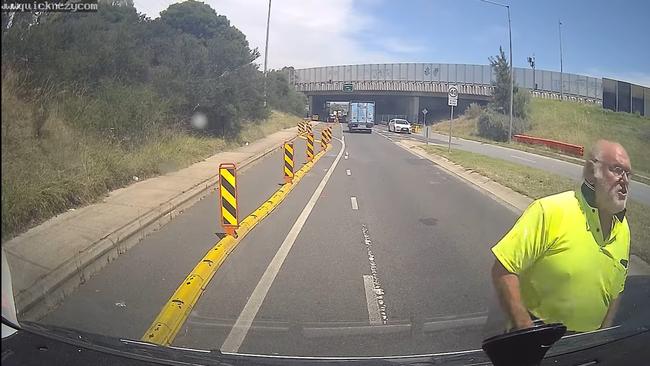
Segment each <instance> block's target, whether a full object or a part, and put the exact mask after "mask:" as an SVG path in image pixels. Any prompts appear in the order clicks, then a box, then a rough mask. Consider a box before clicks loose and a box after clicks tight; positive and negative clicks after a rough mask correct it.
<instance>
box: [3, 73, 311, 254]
mask: <svg viewBox="0 0 650 366" xmlns="http://www.w3.org/2000/svg"><path fill="white" fill-rule="evenodd" d="M17 88H18V86H17V84H16V83H15V80H10V79H8V78H7V79H6V78H4V77H3V80H2V106H3V108H2V240H3V242H4V241H5V240H7V239H9V238H11V237H13V236H15V235H17V234H18V233H20V232H22V231H25V230H26V229H28V228H30V227H32V226H34V225H37V224H38V223H40V222H43V221H44V220H47V219H48V218H51V217H53V216H55V215H57V214H59V213H61V212H64V211H66V210H68V209H70V208H74V207H79V206H82V205H86V204H89V203H92V202H96V201H97V200H99V199H101V198H102V197H104V195H105V194H106V193H108V192H109V191H111V190H113V189H116V188H119V187H124V186H126V185H129V184H131V183H133V182H134V179H133V177H138V179H145V178H148V177H152V176H156V175H159V174H164V173H167V172H170V171H174V170H178V169H181V168H184V167H186V166H188V165H190V164H192V163H194V162H197V161H200V160H202V159H204V158H206V157H208V156H210V155H212V154H215V153H217V152H220V151H224V150H226V149H231V148H235V147H237V146H238V145H240V144H241V143H242V142H244V141H254V140H256V139H259V138H262V137H264V136H266V135H268V134H270V133H273V132H275V131H278V130H280V129H283V128H286V127H290V126H295V125H296V123H297V122H298V121H300V118H299V117H295V116H291V115H287V114H284V113H280V112H273V113H272V114H271V117H270V118H269V119H268V120H266V121H261V122H260V123H249V124H246V127H245V128H244V129H243V130H242V132H241V134H240V137H239V138H238V139H237V140H236V141H224V140H223V139H221V138H214V137H200V136H195V135H189V134H187V133H183V132H180V131H173V130H164V131H162V132H157V133H155V134H151V135H148V136H147V138H146V141H142V143H140V144H139V145H137V147H135V148H133V147H129V148H124V147H122V145H120V144H116V143H112V142H111V141H109V140H108V139H106V138H100V137H97V136H95V135H92V134H88V133H84V132H81V131H80V130H78V129H76V128H74V127H71V126H70V124H69V123H66V121H64V120H62V117H60V116H59V115H57V113H56V111H52V112H51V113H49V114H48V115H47V116H46V119H45V122H44V124H42V128H41V133H40V136H39V137H36V135H35V133H34V126H35V122H36V121H35V119H36V118H38V115H37V113H34V112H33V111H34V110H35V108H34V102H33V101H29V100H23V99H21V98H19V97H18V95H20V93H19V91H18V90H17Z"/></svg>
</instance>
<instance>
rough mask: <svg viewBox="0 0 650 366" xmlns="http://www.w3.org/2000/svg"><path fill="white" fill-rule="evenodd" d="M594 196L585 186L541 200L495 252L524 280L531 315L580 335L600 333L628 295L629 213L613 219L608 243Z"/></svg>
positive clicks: (532, 206) (620, 214) (497, 256)
mask: <svg viewBox="0 0 650 366" xmlns="http://www.w3.org/2000/svg"><path fill="white" fill-rule="evenodd" d="M589 194H593V191H589V188H588V187H586V186H585V185H584V184H583V186H582V188H581V189H579V190H576V191H569V192H564V193H560V194H556V195H553V196H548V197H544V198H541V199H539V200H536V201H535V202H533V203H532V204H531V205H530V206H529V207H528V208H527V209H526V211H525V212H524V213H523V215H522V216H521V217H520V218H519V220H518V221H517V222H516V223H515V225H514V227H513V228H512V229H511V230H510V232H508V233H507V234H506V235H505V236H504V237H503V239H501V241H499V243H497V244H496V245H495V246H494V247H492V252H493V253H494V255H495V256H496V258H497V259H498V260H499V262H501V264H503V266H504V267H505V268H506V269H507V270H508V271H509V272H511V273H514V274H517V275H518V276H519V282H520V289H521V296H522V299H523V303H524V305H525V306H526V308H527V309H528V311H530V313H531V314H533V315H534V316H536V317H537V318H540V319H542V320H543V321H544V322H546V323H554V322H561V323H564V324H565V325H566V326H567V328H568V329H569V330H573V331H579V332H584V331H590V330H595V329H598V328H600V326H601V324H602V322H603V319H604V318H605V315H606V314H607V309H608V308H609V305H610V304H611V303H612V302H613V301H614V300H615V299H616V297H618V295H619V294H620V293H621V292H622V291H623V287H624V284H625V279H626V277H627V267H628V262H629V250H630V228H629V226H628V224H627V219H626V218H625V211H623V212H621V213H619V214H617V215H615V216H614V219H613V225H612V230H611V233H610V236H609V238H607V239H605V238H603V233H602V228H601V227H600V220H599V216H598V209H596V208H594V207H592V206H590V204H589V203H588V202H587V199H586V197H585V196H587V197H588V198H590V200H591V201H593V198H592V197H591V196H589ZM591 204H592V205H593V202H591Z"/></svg>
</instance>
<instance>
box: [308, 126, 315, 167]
mask: <svg viewBox="0 0 650 366" xmlns="http://www.w3.org/2000/svg"><path fill="white" fill-rule="evenodd" d="M312 160H314V134H313V133H312V132H311V131H309V132H308V133H307V161H308V162H309V161H312Z"/></svg>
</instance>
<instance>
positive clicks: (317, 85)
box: [295, 81, 603, 105]
mask: <svg viewBox="0 0 650 366" xmlns="http://www.w3.org/2000/svg"><path fill="white" fill-rule="evenodd" d="M343 84H349V83H348V82H342V81H333V82H309V83H296V84H295V87H296V90H297V91H300V92H305V93H309V92H341V93H345V92H344V91H343ZM352 84H353V90H354V91H380V92H386V91H394V92H419V93H440V94H446V93H447V91H448V88H449V85H450V83H440V82H427V81H356V82H352ZM456 85H457V86H458V90H459V92H460V94H465V95H479V96H486V97H489V96H492V93H493V92H494V86H492V85H482V84H456ZM530 94H531V96H533V97H535V98H544V99H555V100H567V101H572V102H582V103H592V104H598V105H602V103H603V101H602V100H601V99H597V98H590V97H585V96H580V95H573V94H564V96H563V97H562V96H561V95H560V93H557V92H549V91H540V90H530Z"/></svg>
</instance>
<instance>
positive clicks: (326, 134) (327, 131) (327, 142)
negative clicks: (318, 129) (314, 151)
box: [322, 127, 332, 146]
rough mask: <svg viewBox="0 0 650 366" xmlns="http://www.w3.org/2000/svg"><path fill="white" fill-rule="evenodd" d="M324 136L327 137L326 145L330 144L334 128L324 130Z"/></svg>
mask: <svg viewBox="0 0 650 366" xmlns="http://www.w3.org/2000/svg"><path fill="white" fill-rule="evenodd" d="M322 138H323V139H325V145H326V146H327V145H329V143H330V141H332V128H331V127H327V128H325V129H324V130H323V132H322Z"/></svg>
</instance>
